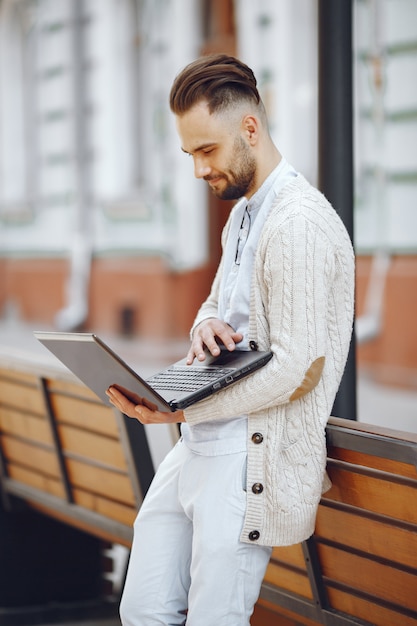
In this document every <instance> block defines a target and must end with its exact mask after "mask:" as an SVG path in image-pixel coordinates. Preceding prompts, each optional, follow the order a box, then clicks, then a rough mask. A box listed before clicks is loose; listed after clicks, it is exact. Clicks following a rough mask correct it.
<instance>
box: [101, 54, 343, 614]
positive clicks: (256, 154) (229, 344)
mask: <svg viewBox="0 0 417 626" xmlns="http://www.w3.org/2000/svg"><path fill="white" fill-rule="evenodd" d="M170 105H171V109H172V111H173V113H174V115H175V118H176V124H177V129H178V134H179V137H180V140H181V147H182V150H183V151H184V152H185V153H186V154H188V155H190V156H191V158H192V159H193V162H194V173H195V176H196V177H198V178H203V179H204V180H206V181H207V183H208V184H209V186H210V188H211V190H212V191H213V193H214V194H216V195H217V196H218V197H219V198H223V199H239V198H240V200H239V201H238V202H237V203H236V205H235V206H234V208H233V209H232V211H231V214H230V216H229V219H228V222H227V224H226V226H225V229H224V232H223V237H222V244H223V255H222V259H221V262H220V265H219V268H218V271H217V274H216V277H215V279H214V281H213V285H212V289H211V293H210V295H209V296H208V298H207V300H206V301H205V302H204V304H203V305H202V307H201V309H200V311H199V312H198V314H197V317H196V320H195V323H194V325H193V329H192V331H191V346H190V350H189V352H188V363H192V361H193V360H194V359H198V360H199V361H204V359H205V353H204V351H205V350H208V351H209V352H210V353H211V354H213V355H216V354H218V352H219V344H224V346H225V347H226V348H227V349H228V350H234V349H235V348H236V346H238V348H239V349H246V350H248V349H258V348H259V349H260V350H269V349H270V350H271V351H272V352H273V357H272V359H271V360H270V361H269V363H268V364H267V365H265V366H264V367H263V368H261V369H260V370H258V371H257V372H255V373H254V374H252V375H251V376H249V377H247V378H246V379H245V380H242V381H240V382H237V383H235V384H234V385H232V386H231V387H230V388H227V389H225V390H223V391H221V392H219V393H218V394H215V395H214V396H212V397H211V398H209V399H207V400H203V401H201V402H199V403H197V404H195V405H193V406H192V407H190V408H188V409H186V410H185V411H184V412H182V411H177V412H176V413H162V412H159V411H153V410H152V408H148V407H146V406H143V405H142V404H140V399H139V398H138V397H135V396H132V394H129V393H128V392H126V395H123V394H121V393H120V390H117V389H115V388H111V389H109V391H108V394H109V397H110V398H111V401H112V402H113V404H114V405H115V406H117V407H118V408H119V409H120V410H121V411H123V412H124V413H126V414H127V415H129V416H131V417H136V418H137V419H139V420H140V421H141V422H142V423H145V424H147V423H155V422H157V423H159V422H181V428H182V437H181V440H180V442H179V443H178V444H177V445H176V446H175V448H174V449H173V450H172V451H171V452H170V453H169V454H168V456H167V458H166V459H165V461H164V462H163V463H162V464H161V466H160V468H159V469H158V472H157V474H156V477H155V479H154V482H153V484H152V485H151V488H150V490H149V492H148V494H147V496H146V499H145V502H144V503H143V505H142V507H141V510H140V512H139V515H138V518H137V520H136V522H135V535H134V542H133V548H132V553H131V560H130V565H129V571H128V576H127V580H126V585H125V589H124V594H123V598H122V603H121V616H122V622H123V624H124V625H125V626H151V625H156V624H160V625H162V624H164V625H167V624H170V625H174V624H175V625H177V624H184V623H185V620H187V626H245V625H247V624H249V619H250V616H251V614H252V611H253V607H254V604H255V602H256V600H257V598H258V594H259V590H260V586H261V583H262V579H263V576H264V573H265V569H266V566H267V564H268V561H269V558H270V553H271V546H274V545H289V544H294V543H298V542H300V541H302V540H304V539H306V538H308V537H309V536H310V535H311V534H312V533H313V531H314V524H315V517H316V511H317V506H318V503H319V500H320V497H321V494H322V492H323V491H324V490H326V489H327V488H328V487H329V481H328V479H327V477H326V474H325V463H326V446H325V426H326V422H327V419H328V417H329V414H330V411H331V408H332V405H333V401H334V397H335V394H336V391H337V389H338V386H339V383H340V379H341V376H342V373H343V369H344V366H345V362H346V358H347V354H348V347H349V343H350V336H351V330H352V318H353V285H354V259H353V251H352V246H351V243H350V240H349V237H348V235H347V233H346V230H345V228H344V226H343V224H342V223H341V221H340V219H339V218H338V216H337V215H336V213H335V211H334V210H333V209H332V207H331V206H330V204H329V203H328V202H327V200H326V199H325V198H324V197H323V196H322V195H321V194H320V193H319V192H318V191H317V190H316V189H314V188H313V187H311V185H310V184H309V183H308V182H307V181H306V180H305V179H304V178H303V176H301V175H300V174H298V173H297V172H296V171H295V170H294V169H293V168H292V167H291V165H290V164H289V163H287V161H286V160H285V159H284V158H283V157H282V156H281V154H280V153H279V151H278V149H277V148H276V146H275V145H274V143H273V142H272V139H271V137H270V134H269V132H268V126H267V119H266V114H265V109H264V106H263V104H262V101H261V99H260V97H259V94H258V90H257V87H256V79H255V77H254V75H253V73H252V71H251V70H250V69H249V68H248V67H247V66H246V65H244V64H243V63H241V62H240V61H238V60H237V59H235V58H233V57H230V56H227V55H214V56H209V57H203V58H201V59H198V60H197V61H195V62H194V63H191V64H190V65H189V66H187V67H186V68H185V69H184V70H183V71H182V72H181V73H180V74H179V76H177V78H176V79H175V81H174V84H173V86H172V89H171V95H170ZM186 616H187V617H186Z"/></svg>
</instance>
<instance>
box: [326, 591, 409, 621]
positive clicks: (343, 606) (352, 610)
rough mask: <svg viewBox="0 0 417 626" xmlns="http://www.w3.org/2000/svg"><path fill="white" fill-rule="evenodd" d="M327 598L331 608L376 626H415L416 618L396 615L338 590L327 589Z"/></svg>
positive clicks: (387, 609) (403, 614)
mask: <svg viewBox="0 0 417 626" xmlns="http://www.w3.org/2000/svg"><path fill="white" fill-rule="evenodd" d="M328 597H329V601H330V603H331V604H332V606H337V607H338V608H339V610H340V611H343V612H344V613H346V614H347V615H354V616H356V617H358V618H359V619H362V620H366V621H367V622H370V623H371V624H377V625H378V626H416V624H417V617H412V616H409V615H406V614H405V613H403V612H402V613H401V614H400V615H399V614H398V612H397V611H394V610H392V609H389V608H387V607H386V606H382V605H380V604H375V603H374V602H371V601H369V600H366V599H364V598H360V597H358V596H353V595H351V594H349V593H345V592H343V591H341V590H339V589H328Z"/></svg>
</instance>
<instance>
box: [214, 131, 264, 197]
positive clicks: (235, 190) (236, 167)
mask: <svg viewBox="0 0 417 626" xmlns="http://www.w3.org/2000/svg"><path fill="white" fill-rule="evenodd" d="M231 160H232V162H233V165H231V166H229V167H228V168H227V169H226V173H225V174H224V175H223V178H224V179H225V180H226V182H227V185H226V187H224V188H223V189H213V188H212V192H213V193H214V195H215V196H217V197H218V198H220V199H221V200H238V199H239V198H241V197H242V196H245V195H246V194H247V192H248V191H249V189H251V187H252V185H253V183H254V181H255V175H256V161H255V159H254V157H253V156H252V154H251V152H250V150H249V147H248V145H247V144H246V143H245V141H244V140H243V138H242V137H240V136H239V137H236V140H235V143H234V145H233V155H232V159H231ZM206 180H207V179H206ZM208 180H209V179H208Z"/></svg>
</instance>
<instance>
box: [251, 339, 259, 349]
mask: <svg viewBox="0 0 417 626" xmlns="http://www.w3.org/2000/svg"><path fill="white" fill-rule="evenodd" d="M249 348H250V349H251V350H257V349H258V344H257V343H256V341H253V339H252V340H251V341H250V342H249Z"/></svg>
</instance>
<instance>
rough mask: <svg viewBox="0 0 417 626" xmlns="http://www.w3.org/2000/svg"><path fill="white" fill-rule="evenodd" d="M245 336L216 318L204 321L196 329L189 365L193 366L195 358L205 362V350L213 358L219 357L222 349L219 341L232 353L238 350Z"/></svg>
mask: <svg viewBox="0 0 417 626" xmlns="http://www.w3.org/2000/svg"><path fill="white" fill-rule="evenodd" d="M242 339H243V335H242V334H241V333H236V332H235V331H234V330H233V328H232V327H231V326H229V324H226V323H225V322H222V320H219V319H217V318H215V317H210V318H209V319H206V320H203V321H202V322H201V323H200V324H199V325H198V326H196V327H195V329H194V333H193V338H192V341H191V346H190V349H189V351H188V354H187V363H188V365H191V363H192V362H193V361H194V359H195V358H197V359H198V360H199V361H204V359H205V358H206V355H205V354H204V348H207V350H208V351H209V352H210V354H212V355H213V356H219V354H220V348H219V344H218V341H217V340H220V342H221V343H223V344H224V346H225V347H226V348H227V350H229V351H230V352H232V351H233V350H234V349H235V348H236V344H237V343H239V342H240V341H242Z"/></svg>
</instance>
